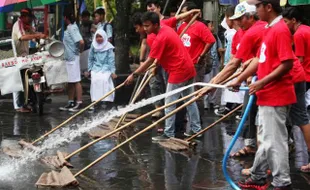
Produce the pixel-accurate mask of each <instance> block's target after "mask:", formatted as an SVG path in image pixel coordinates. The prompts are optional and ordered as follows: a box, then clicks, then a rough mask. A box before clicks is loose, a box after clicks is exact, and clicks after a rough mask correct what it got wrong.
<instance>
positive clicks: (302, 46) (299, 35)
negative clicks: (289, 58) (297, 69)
mask: <svg viewBox="0 0 310 190" xmlns="http://www.w3.org/2000/svg"><path fill="white" fill-rule="evenodd" d="M294 44H295V55H296V56H300V57H304V61H303V63H301V65H302V66H303V68H304V70H305V74H306V81H307V82H310V27H309V26H306V25H300V26H299V27H298V29H297V31H296V32H295V34H294Z"/></svg>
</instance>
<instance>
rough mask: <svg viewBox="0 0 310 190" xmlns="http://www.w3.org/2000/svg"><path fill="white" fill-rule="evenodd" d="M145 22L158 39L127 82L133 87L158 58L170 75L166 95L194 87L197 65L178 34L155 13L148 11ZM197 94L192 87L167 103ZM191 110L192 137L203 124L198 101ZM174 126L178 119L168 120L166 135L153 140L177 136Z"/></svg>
mask: <svg viewBox="0 0 310 190" xmlns="http://www.w3.org/2000/svg"><path fill="white" fill-rule="evenodd" d="M142 23H143V26H144V29H145V31H146V32H147V33H148V34H150V33H155V34H156V35H157V36H156V39H155V40H154V43H153V45H152V47H151V52H150V54H149V57H148V58H147V60H146V61H145V62H144V63H142V64H141V65H140V67H139V68H138V69H137V70H136V71H135V72H134V73H133V74H131V75H130V76H128V78H127V79H126V81H125V82H126V84H130V83H131V82H132V81H133V80H134V78H135V76H137V74H139V73H143V72H144V71H145V70H146V69H147V68H148V67H149V66H150V65H151V64H152V63H153V62H154V61H155V59H157V60H158V63H159V64H160V65H161V66H162V67H163V68H164V69H165V70H166V71H167V73H168V74H169V78H168V84H167V89H166V92H170V91H172V90H175V89H177V88H180V87H183V86H187V85H190V84H192V83H193V81H194V77H195V75H196V71H195V68H194V64H193V62H192V60H191V58H190V55H189V54H188V52H187V51H186V49H185V47H184V46H183V44H182V41H181V40H180V38H179V36H178V35H177V34H176V33H175V31H174V30H173V29H172V28H170V27H168V26H164V25H163V26H160V21H159V16H158V15H157V14H156V13H153V12H146V13H145V14H144V15H143V17H142ZM193 92H194V87H190V88H188V89H186V90H184V91H182V92H180V93H177V94H174V95H172V96H169V97H167V98H166V99H165V104H169V103H171V102H173V101H175V100H177V99H178V98H179V97H180V95H182V96H186V95H189V94H191V93H193ZM175 107H176V106H175V105H174V106H170V107H168V108H166V109H165V114H169V113H170V112H171V111H173V110H174V109H175ZM187 111H188V114H189V117H190V122H191V134H194V133H198V132H199V131H200V130H201V124H200V116H199V111H198V107H197V105H196V103H195V102H194V103H192V104H191V105H189V106H187ZM174 124H175V116H172V117H170V118H168V119H166V123H165V130H164V134H163V135H162V136H158V137H153V138H152V139H153V140H155V141H158V140H166V139H168V138H170V137H174V135H175V126H174ZM189 135H190V134H189Z"/></svg>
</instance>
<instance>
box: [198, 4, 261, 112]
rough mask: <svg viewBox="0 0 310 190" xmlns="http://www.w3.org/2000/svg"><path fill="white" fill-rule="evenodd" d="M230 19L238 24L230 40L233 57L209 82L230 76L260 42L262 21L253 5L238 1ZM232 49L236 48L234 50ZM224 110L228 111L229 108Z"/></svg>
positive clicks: (248, 57)
mask: <svg viewBox="0 0 310 190" xmlns="http://www.w3.org/2000/svg"><path fill="white" fill-rule="evenodd" d="M230 19H232V20H236V22H237V23H238V25H239V26H240V30H238V31H237V33H236V34H235V35H234V38H233V42H232V54H234V57H233V58H232V59H231V60H230V61H229V62H228V63H227V65H226V66H225V67H224V69H223V70H222V71H221V72H220V73H219V74H217V75H216V76H215V77H214V78H213V79H212V80H211V81H210V82H211V83H215V84H219V83H220V82H222V81H224V80H225V79H227V78H228V77H230V76H231V75H232V74H233V73H234V72H236V70H237V69H238V68H239V67H240V65H241V63H244V62H247V61H248V60H249V59H250V58H253V57H255V55H256V54H257V52H258V47H259V46H260V44H261V40H262V33H261V31H262V30H263V29H264V22H262V21H258V17H257V16H256V11H255V6H251V5H249V4H247V3H246V2H242V3H239V4H238V5H237V6H236V8H235V14H234V15H233V16H232V17H230ZM239 41H240V42H239ZM234 49H236V52H234ZM210 91H212V88H206V90H205V91H203V92H202V94H206V93H209V92H210ZM226 110H227V111H228V112H229V109H226Z"/></svg>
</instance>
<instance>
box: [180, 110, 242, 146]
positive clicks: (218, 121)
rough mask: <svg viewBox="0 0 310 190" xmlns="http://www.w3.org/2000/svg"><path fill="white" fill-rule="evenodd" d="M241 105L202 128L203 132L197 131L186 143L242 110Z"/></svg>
mask: <svg viewBox="0 0 310 190" xmlns="http://www.w3.org/2000/svg"><path fill="white" fill-rule="evenodd" d="M242 106H243V104H241V105H239V106H238V107H236V108H235V109H234V110H232V111H230V112H229V113H228V114H226V115H224V116H223V117H221V118H220V119H219V120H217V121H215V122H214V123H212V124H211V125H209V126H208V127H206V128H204V129H203V130H201V131H199V132H198V133H196V134H194V135H193V136H191V137H190V138H188V139H186V140H185V141H186V142H189V141H191V140H193V139H194V138H196V137H197V136H199V135H201V134H203V133H204V132H206V131H207V130H209V129H210V128H212V127H214V126H215V125H216V124H218V123H220V122H222V121H223V120H224V119H226V118H227V117H229V116H230V115H231V114H233V113H235V112H236V111H237V110H239V109H240V108H242Z"/></svg>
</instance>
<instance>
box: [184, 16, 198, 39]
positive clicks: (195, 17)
mask: <svg viewBox="0 0 310 190" xmlns="http://www.w3.org/2000/svg"><path fill="white" fill-rule="evenodd" d="M198 16H199V13H197V14H195V16H193V18H192V19H191V21H189V23H188V24H187V25H186V27H185V28H184V30H183V31H182V32H181V34H180V38H182V36H183V35H184V34H185V32H186V31H187V29H188V28H189V27H190V26H191V25H192V24H193V23H194V22H195V21H196V19H197V17H198Z"/></svg>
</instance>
